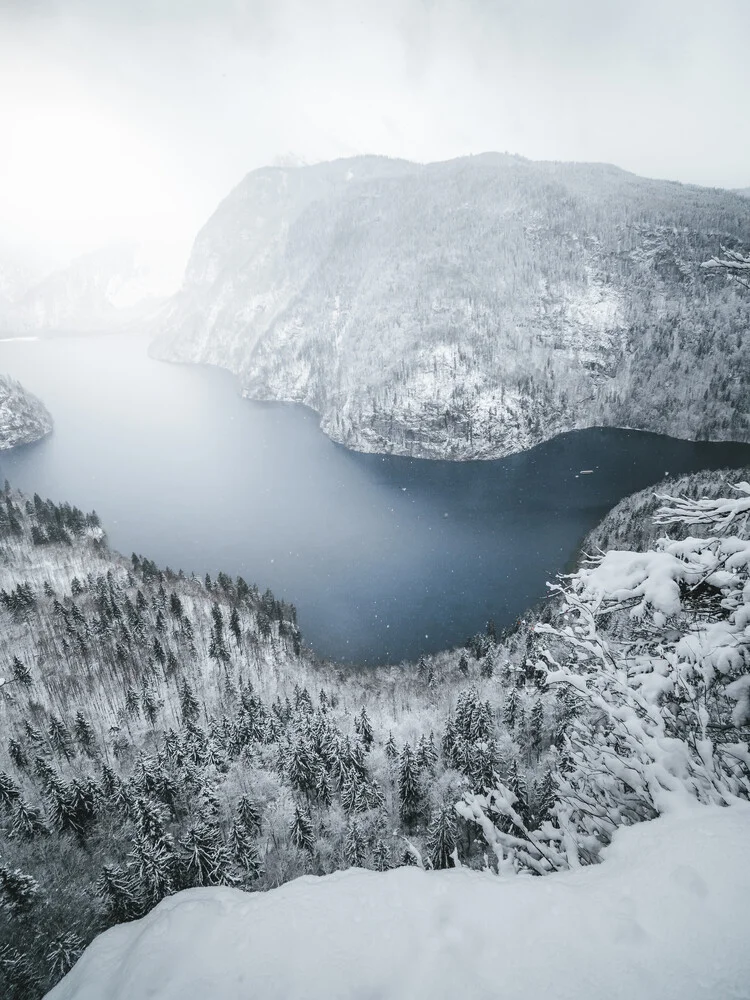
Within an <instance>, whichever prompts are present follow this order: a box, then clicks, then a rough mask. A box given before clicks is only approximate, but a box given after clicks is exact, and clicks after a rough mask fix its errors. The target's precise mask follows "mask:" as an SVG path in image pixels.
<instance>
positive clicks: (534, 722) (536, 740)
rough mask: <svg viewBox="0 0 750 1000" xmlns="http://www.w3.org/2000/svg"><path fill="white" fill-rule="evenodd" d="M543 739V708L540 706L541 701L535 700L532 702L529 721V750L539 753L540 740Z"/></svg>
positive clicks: (539, 699) (540, 747)
mask: <svg viewBox="0 0 750 1000" xmlns="http://www.w3.org/2000/svg"><path fill="white" fill-rule="evenodd" d="M543 738H544V706H543V705H542V699H541V698H537V699H536V701H535V702H534V707H533V708H532V710H531V719H530V723H529V744H530V746H531V749H532V750H534V751H535V753H537V754H538V753H539V751H540V750H541V749H542V740H543Z"/></svg>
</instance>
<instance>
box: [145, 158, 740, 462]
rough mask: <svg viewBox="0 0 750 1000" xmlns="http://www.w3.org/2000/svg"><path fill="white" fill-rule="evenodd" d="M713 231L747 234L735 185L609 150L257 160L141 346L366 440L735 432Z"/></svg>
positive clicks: (735, 333) (380, 447) (469, 444)
mask: <svg viewBox="0 0 750 1000" xmlns="http://www.w3.org/2000/svg"><path fill="white" fill-rule="evenodd" d="M720 244H728V245H731V246H740V247H744V246H745V245H747V244H750V204H749V203H748V202H747V200H746V199H744V198H742V197H741V196H740V195H739V194H734V193H732V192H727V191H722V190H720V189H712V188H699V187H696V186H691V185H683V184H679V183H677V182H667V181H652V180H648V179H644V178H639V177H637V176H636V175H634V174H629V173H628V172H626V171H623V170H621V169H620V168H617V167H612V166H610V165H588V164H566V163H553V162H551V163H535V162H534V161H530V160H524V159H522V158H520V157H513V156H510V155H507V154H484V155H481V156H477V157H468V158H462V159H459V160H450V161H443V162H442V163H434V164H425V165H421V164H413V163H408V162H405V161H398V160H387V159H382V158H376V157H365V158H352V159H348V160H336V161H331V162H330V163H324V164H317V165H315V166H312V167H296V168H292V169H288V168H281V167H273V168H262V169H260V170H257V171H254V172H252V173H250V174H248V175H247V176H246V177H245V179H244V180H243V181H242V182H241V183H240V184H239V185H238V186H237V187H236V188H235V189H234V190H233V191H232V192H231V193H230V194H229V195H228V197H227V198H226V199H224V201H223V202H222V203H221V204H220V206H219V208H218V209H217V211H216V213H215V214H214V216H213V217H212V218H211V219H210V220H209V221H208V222H207V223H206V225H205V226H204V227H203V228H202V229H201V231H200V233H199V235H198V237H197V239H196V242H195V246H194V248H193V253H192V254H191V258H190V262H189V264H188V268H187V271H186V275H185V281H184V283H183V287H182V289H181V291H180V292H179V293H178V295H177V296H175V297H174V298H173V299H172V300H171V301H170V303H168V305H167V306H166V307H165V309H164V311H163V312H162V313H161V314H160V316H159V318H158V335H157V337H156V338H155V340H154V342H153V344H152V348H151V351H152V354H153V355H154V356H156V357H160V358H163V359H166V360H177V361H192V362H202V363H208V364H214V365H219V366H221V367H225V368H228V369H230V370H232V371H233V372H235V373H236V374H237V375H238V376H239V378H240V381H241V385H242V391H243V393H244V394H245V395H247V396H249V397H251V398H254V399H260V400H284V401H290V402H301V403H304V404H306V405H308V406H310V407H311V408H312V409H314V410H316V412H317V413H318V414H320V418H321V426H322V429H323V430H324V431H325V432H326V433H327V434H328V435H329V436H330V437H332V438H333V439H334V440H335V441H338V442H340V443H342V444H344V445H346V446H347V447H350V448H353V449H355V450H359V451H371V452H393V453H397V454H403V455H410V456H414V457H429V458H451V459H472V458H497V457H501V456H503V455H507V454H510V453H512V452H514V451H519V450H523V449H525V448H529V447H531V446H533V445H534V444H537V443H539V442H540V441H543V440H546V439H548V438H549V437H552V436H554V435H555V434H557V433H560V432H562V431H567V430H572V429H577V428H582V427H588V426H596V425H604V426H627V427H633V428H637V429H643V430H652V431H658V432H661V433H666V434H670V435H672V436H675V437H685V438H691V439H709V440H738V441H744V440H748V439H750V417H748V413H747V410H748V406H747V392H746V390H745V389H744V385H743V384H739V383H741V382H742V379H740V380H739V383H738V380H737V376H738V372H739V373H742V372H744V371H745V370H748V373H749V374H750V368H749V367H748V366H749V360H748V355H747V350H746V347H745V346H744V343H743V332H744V330H745V329H746V328H747V325H748V323H749V322H750V306H749V305H748V303H747V301H743V300H742V298H741V297H740V296H739V295H738V294H737V292H736V290H735V289H734V288H733V287H731V285H728V284H727V283H726V282H725V281H724V279H723V278H719V277H717V276H716V275H714V274H711V273H707V272H706V271H705V269H704V270H703V271H701V269H700V267H699V265H700V263H701V262H702V261H703V260H705V259H707V258H708V257H709V256H711V254H712V253H713V252H714V251H715V250H716V249H717V247H718V246H719V245H720ZM657 388H658V390H659V391H658V392H657V391H655V390H656V389H657ZM699 397H700V403H699V402H698V398H699Z"/></svg>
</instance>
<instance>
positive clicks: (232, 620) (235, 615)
mask: <svg viewBox="0 0 750 1000" xmlns="http://www.w3.org/2000/svg"><path fill="white" fill-rule="evenodd" d="M229 631H230V632H231V633H232V635H233V636H234V641H235V642H236V643H237V645H238V646H239V645H240V642H241V639H242V626H241V625H240V615H239V612H238V610H237V608H236V607H233V608H232V613H231V614H230V616H229Z"/></svg>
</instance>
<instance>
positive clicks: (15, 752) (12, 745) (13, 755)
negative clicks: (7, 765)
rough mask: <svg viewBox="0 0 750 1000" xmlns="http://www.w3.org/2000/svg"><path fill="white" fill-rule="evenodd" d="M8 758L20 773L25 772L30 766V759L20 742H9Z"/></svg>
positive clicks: (11, 740) (12, 740)
mask: <svg viewBox="0 0 750 1000" xmlns="http://www.w3.org/2000/svg"><path fill="white" fill-rule="evenodd" d="M8 756H9V757H10V759H11V761H12V762H13V764H15V766H16V767H17V768H18V770H19V771H25V770H26V769H27V768H28V766H29V758H28V756H27V755H26V751H25V750H24V748H23V747H22V746H21V744H20V743H19V742H18V740H14V739H9V740H8Z"/></svg>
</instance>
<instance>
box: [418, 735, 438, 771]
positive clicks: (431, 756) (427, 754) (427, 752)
mask: <svg viewBox="0 0 750 1000" xmlns="http://www.w3.org/2000/svg"><path fill="white" fill-rule="evenodd" d="M437 760H438V753H437V749H436V748H435V736H434V734H433V733H432V732H431V733H430V736H429V739H428V738H427V737H426V736H425V735H424V733H422V735H421V736H420V737H419V743H418V744H417V766H418V767H419V770H420V771H427V772H428V773H430V774H432V773H434V771H435V765H436V764H437Z"/></svg>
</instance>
